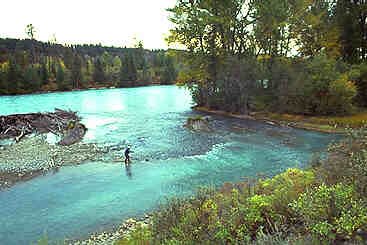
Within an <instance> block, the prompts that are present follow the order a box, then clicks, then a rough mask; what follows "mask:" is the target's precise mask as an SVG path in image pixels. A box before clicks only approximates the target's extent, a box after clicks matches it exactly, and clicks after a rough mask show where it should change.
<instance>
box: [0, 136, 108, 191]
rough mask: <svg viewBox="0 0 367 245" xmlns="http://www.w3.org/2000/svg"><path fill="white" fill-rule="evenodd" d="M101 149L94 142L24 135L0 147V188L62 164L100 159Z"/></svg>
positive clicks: (55, 168)
mask: <svg viewBox="0 0 367 245" xmlns="http://www.w3.org/2000/svg"><path fill="white" fill-rule="evenodd" d="M104 154H105V152H104V151H103V150H102V149H100V148H99V147H98V146H97V145H96V144H83V143H78V144H74V145H71V146H60V145H56V144H49V143H48V142H47V136H46V135H36V136H30V137H25V138H24V139H23V140H22V141H20V142H18V143H13V144H8V145H5V146H1V148H0V189H1V188H6V187H11V186H12V185H14V184H15V183H16V182H18V181H25V180H28V179H31V178H33V177H36V176H38V175H40V174H42V173H45V172H48V171H52V170H57V169H58V168H60V167H62V166H67V165H78V164H81V163H83V162H87V161H96V160H98V159H101V158H102V157H103V155H104Z"/></svg>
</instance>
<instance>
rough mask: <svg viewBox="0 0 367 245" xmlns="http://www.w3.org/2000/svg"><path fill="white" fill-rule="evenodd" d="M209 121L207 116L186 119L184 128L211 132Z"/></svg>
mask: <svg viewBox="0 0 367 245" xmlns="http://www.w3.org/2000/svg"><path fill="white" fill-rule="evenodd" d="M210 120H211V118H210V117H209V116H204V117H196V118H188V119H187V121H186V125H185V126H186V127H187V128H190V129H192V130H195V131H205V132H212V131H213V128H212V127H211V126H210Z"/></svg>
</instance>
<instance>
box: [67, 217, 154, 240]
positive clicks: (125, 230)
mask: <svg viewBox="0 0 367 245" xmlns="http://www.w3.org/2000/svg"><path fill="white" fill-rule="evenodd" d="M151 225H152V216H151V215H144V216H143V217H142V218H139V219H132V218H130V219H127V220H125V221H124V222H122V223H121V224H120V225H119V226H117V227H116V228H114V229H112V230H111V231H104V232H100V233H93V234H91V235H90V236H89V237H88V238H87V239H84V240H70V241H65V242H66V244H68V245H113V244H115V242H117V241H118V240H121V239H122V238H124V237H128V236H129V234H130V232H132V231H134V230H136V229H137V228H138V227H139V226H140V227H142V228H143V227H147V226H151Z"/></svg>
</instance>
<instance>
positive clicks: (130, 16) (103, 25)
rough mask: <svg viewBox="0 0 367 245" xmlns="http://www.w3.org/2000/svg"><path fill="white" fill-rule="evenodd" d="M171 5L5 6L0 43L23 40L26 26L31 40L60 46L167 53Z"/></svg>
mask: <svg viewBox="0 0 367 245" xmlns="http://www.w3.org/2000/svg"><path fill="white" fill-rule="evenodd" d="M175 2H176V1H175V0H63V1H55V0H4V1H2V3H1V14H0V37H1V38H19V39H24V38H27V35H26V33H25V30H26V26H27V25H28V24H32V25H33V26H34V27H35V28H36V35H35V38H36V39H37V40H39V41H50V40H51V39H52V37H53V35H55V37H56V41H57V43H60V44H98V43H101V44H102V45H104V46H115V47H125V46H127V47H132V46H133V45H134V44H136V43H137V41H139V40H140V41H142V42H143V45H144V48H147V49H167V48H168V46H167V44H166V43H165V41H164V38H165V37H166V36H167V35H168V34H169V29H171V28H173V24H172V23H171V22H170V21H169V20H168V16H169V13H168V12H167V11H166V10H165V9H167V8H169V7H173V6H174V4H175Z"/></svg>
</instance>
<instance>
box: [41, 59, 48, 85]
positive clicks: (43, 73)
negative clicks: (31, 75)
mask: <svg viewBox="0 0 367 245" xmlns="http://www.w3.org/2000/svg"><path fill="white" fill-rule="evenodd" d="M46 63H47V61H46V57H45V58H44V59H43V60H42V65H41V70H40V72H41V74H40V76H41V81H42V85H43V84H47V83H48V78H49V76H48V70H47V65H46Z"/></svg>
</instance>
